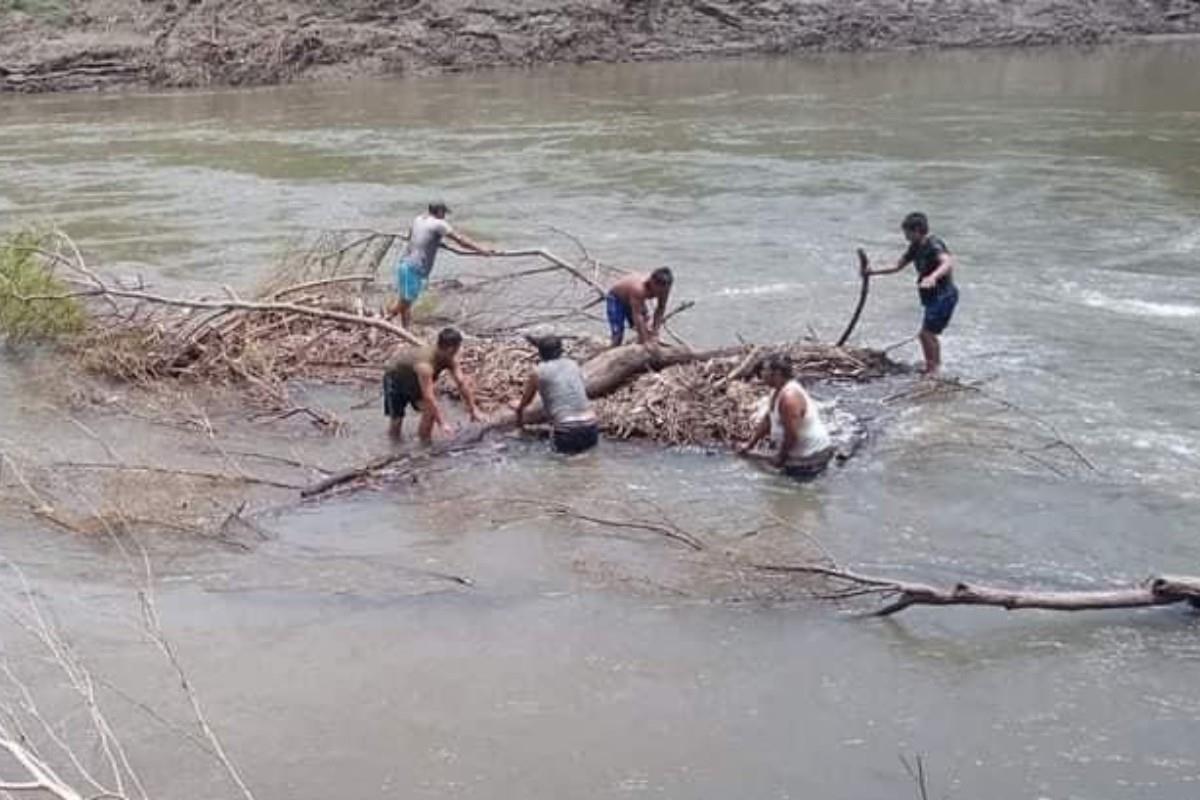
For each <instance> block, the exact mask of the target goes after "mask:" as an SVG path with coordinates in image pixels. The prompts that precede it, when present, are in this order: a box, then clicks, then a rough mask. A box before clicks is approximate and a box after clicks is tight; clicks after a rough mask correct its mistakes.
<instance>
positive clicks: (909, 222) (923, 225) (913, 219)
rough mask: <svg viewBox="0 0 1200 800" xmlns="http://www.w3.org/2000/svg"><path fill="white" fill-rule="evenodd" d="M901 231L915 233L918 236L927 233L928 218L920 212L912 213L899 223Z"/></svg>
mask: <svg viewBox="0 0 1200 800" xmlns="http://www.w3.org/2000/svg"><path fill="white" fill-rule="evenodd" d="M900 228H901V230H906V231H916V232H917V233H919V234H922V235H924V234H926V233H929V217H927V216H925V215H924V214H922V213H921V212H920V211H914V212H912V213H911V214H909V215H908V216H906V217H905V218H904V221H903V222H901V223H900Z"/></svg>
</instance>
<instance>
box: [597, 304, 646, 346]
mask: <svg viewBox="0 0 1200 800" xmlns="http://www.w3.org/2000/svg"><path fill="white" fill-rule="evenodd" d="M604 311H605V314H606V315H607V316H608V330H609V332H610V333H611V334H612V340H613V341H614V342H616V343H617V344H620V343H621V342H622V341H624V339H625V329H626V328H634V327H636V326H635V325H634V324H633V309H632V308H631V307H630V305H629V303H626V302H625V301H624V300H622V299H621V298H619V297H617V296H616V295H615V294H613V293H612V292H609V293H608V296H607V297H605V298H604ZM642 313H643V314H644V313H645V309H643V312H642Z"/></svg>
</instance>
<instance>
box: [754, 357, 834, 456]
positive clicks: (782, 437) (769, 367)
mask: <svg viewBox="0 0 1200 800" xmlns="http://www.w3.org/2000/svg"><path fill="white" fill-rule="evenodd" d="M793 374H794V372H793V369H792V362H791V359H789V358H788V357H787V356H786V355H783V354H781V353H776V354H773V355H771V356H769V357H768V358H767V360H766V361H765V362H764V363H763V367H762V377H763V382H764V383H766V384H767V385H768V386H770V387H771V389H772V390H773V391H772V392H771V396H770V398H769V400H768V405H767V413H766V414H764V415H763V416H762V419H761V420H760V421H759V423H758V427H757V428H756V429H755V431H754V435H753V436H752V437H750V441H749V442H747V443H746V445H745V446H744V447H742V448H741V449H740V450H739V452H740V453H742V454H749V453H750V452H751V451H752V450H754V448H755V446H757V445H758V443H759V442H761V441H762V440H763V439H767V438H770V441H771V445H772V446H773V447H776V448H778V450H777V452H776V454H775V455H774V457H773V458H772V459H771V463H772V465H774V466H775V467H778V468H779V469H780V470H782V471H783V473H784V474H785V475H788V476H790V477H793V478H802V479H803V478H813V477H816V476H817V475H819V474H820V473H821V472H822V471H824V469H825V467H827V466H828V465H829V461H830V459H832V458H833V453H834V447H833V445H832V442H831V440H830V438H829V431H828V429H826V427H825V423H824V422H823V421H822V420H821V412H820V411H819V410H818V409H817V404H816V403H815V402H813V399H812V398H811V397H809V395H808V392H806V391H804V387H803V386H801V385H800V382H799V381H797V380H796V379H795V378H794V377H793Z"/></svg>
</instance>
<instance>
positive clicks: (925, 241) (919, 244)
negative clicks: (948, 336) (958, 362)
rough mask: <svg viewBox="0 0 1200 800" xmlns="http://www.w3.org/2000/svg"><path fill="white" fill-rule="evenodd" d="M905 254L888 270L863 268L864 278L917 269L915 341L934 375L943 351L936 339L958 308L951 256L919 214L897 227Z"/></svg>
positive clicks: (926, 372)
mask: <svg viewBox="0 0 1200 800" xmlns="http://www.w3.org/2000/svg"><path fill="white" fill-rule="evenodd" d="M900 228H901V230H903V231H904V238H905V239H907V240H908V250H906V251H905V252H904V255H902V256H901V257H900V260H899V261H898V262H896V266H894V267H891V268H890V269H876V270H872V269H870V268H869V267H865V268H864V271H865V274H867V275H890V274H892V273H893V272H899V271H900V270H902V269H904V268H905V267H906V266H908V265H909V264H910V263H911V264H913V265H915V266H916V268H917V293H918V294H919V295H920V297H921V305H922V306H924V308H925V315H924V319H923V320H922V323H921V331H920V333H918V334H917V338H918V339H919V340H920V342H921V351H922V352H923V353H924V354H925V374H926V375H936V374H937V372H938V370H939V369H941V366H942V348H941V344H940V343H939V342H938V335H939V334H941V332H942V331H944V330H946V326H947V325H949V324H950V318H951V317H952V316H953V315H954V307H955V306H956V305H957V304H958V287H957V286H955V285H954V278H953V276H952V275H951V273H952V272H953V271H954V256H952V255H950V248H948V247H946V243H945V242H943V241H942V240H941V239H940V238H938V237H937V236H934V235H933V234H931V233H930V232H929V219H928V218H927V217H926V216H925V215H924V214H922V213H921V212H919V211H914V212H913V213H911V214H909V215H908V216H907V217H905V218H904V222H902V223H901V225H900Z"/></svg>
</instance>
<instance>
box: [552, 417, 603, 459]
mask: <svg viewBox="0 0 1200 800" xmlns="http://www.w3.org/2000/svg"><path fill="white" fill-rule="evenodd" d="M551 441H552V442H553V443H554V449H555V450H557V451H558V452H560V453H566V454H567V455H572V454H574V453H582V452H583V451H584V450H591V449H592V448H593V447H595V446H596V443H597V442H599V441H600V426H598V425H597V424H596V423H594V422H588V423H585V424H582V425H561V426H555V428H554V433H553V435H552V436H551Z"/></svg>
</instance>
